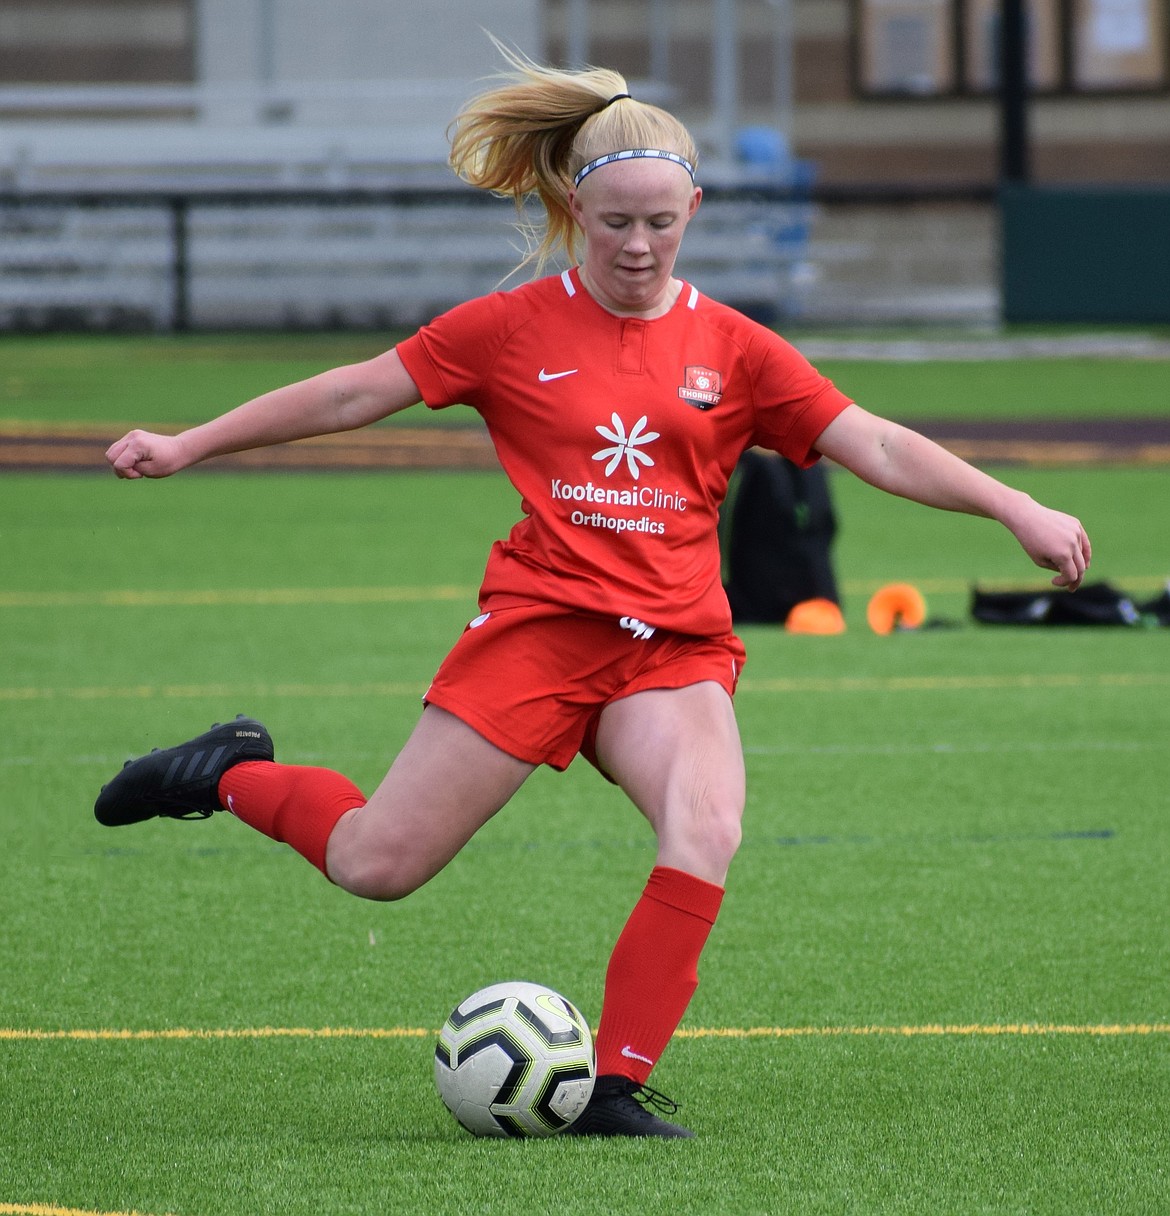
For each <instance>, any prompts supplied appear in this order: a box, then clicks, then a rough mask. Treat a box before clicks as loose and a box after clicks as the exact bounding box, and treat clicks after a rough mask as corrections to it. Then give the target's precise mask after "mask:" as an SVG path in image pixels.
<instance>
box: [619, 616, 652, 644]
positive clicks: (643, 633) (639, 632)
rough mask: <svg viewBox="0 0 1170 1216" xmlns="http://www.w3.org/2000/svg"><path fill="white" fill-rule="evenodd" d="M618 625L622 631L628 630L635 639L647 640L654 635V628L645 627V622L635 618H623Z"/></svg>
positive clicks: (650, 626)
mask: <svg viewBox="0 0 1170 1216" xmlns="http://www.w3.org/2000/svg"><path fill="white" fill-rule="evenodd" d="M618 624H619V625H620V626H621V627H622V628H623V629H628V630H629V631H630V632H631V633H632V634H633V635H634V637H636V638H642V639H645V638H648V637H650V636H651V635H652V634H653V633H654V626H653V625H647V624H646V622H645V621H640V620H638V618H637V617H636V616H623V617H622V619H621V620H620V621H618Z"/></svg>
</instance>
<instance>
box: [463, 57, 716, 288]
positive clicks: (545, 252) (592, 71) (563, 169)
mask: <svg viewBox="0 0 1170 1216" xmlns="http://www.w3.org/2000/svg"><path fill="white" fill-rule="evenodd" d="M492 41H493V42H495V43H496V46H497V48H498V49H499V51H500V53H501V54H502V55H503V56H504V58H505V59H506V60H507V62H508V64H509V67H510V68H511V71H509V72H505V73H503V74H502V75H501V78H500V79H501V83H500V84H499V85H497V86H496V87H495V88H492V89H489V90H488V91H487V92H485V93H482V94H480V95H479V96H478V97H474V98H472V100H471V101H469V102H468V103H467V104H466V105H465V106H464V107H463V109H462V110H461V111H460V112H459V114H458V115H457V116H456V118H455V121H454V122H453V123H452V124H451V128H450V131H449V134H450V137H451V155H450V162H451V167H452V168H453V169H454V170H455V172H456V173H457V174H458V175H459V176H460V177H461V178H463V180H464V181H466V182H468V183H470V184H471V185H473V186H478V187H479V188H480V189H483V190H490V191H492V193H494V194H500V195H504V196H505V197H508V198H511V199H512V200H513V201H514V202H515V204H516V208H517V211H518V213H519V214H520V217H521V218H520V220H519V227H520V230H521V231H522V232H523V233H524V236H525V239H526V241H527V243H528V253H527V255H526V256H525V257H524V259H523V260H522V261H521V262H520V266H526V265H528V264H529V263H534V264H535V269H536V271H537V272H539V271H540V270H541V269H542V268H543V267H544V265H545V264H546V263H547V262H548V261H549V259H550V258H552V257H554V256H555V255H556V254H557V253H558V252H559V251H561V250H563V251H564V252H565V254H566V255H567V256H568V258H569V259H570V261H573V260H575V259H576V247H577V241H578V238H579V236H580V231H579V229H578V227H577V224H576V221H575V220H574V219H573V217H572V214H571V213H570V211H569V203H568V194H569V190H570V189H571V188H572V186H573V177H574V175H575V174H576V173H577V171H578V170H579V169H580V168H581V167H582V166H583V165H586V164H588V163H589V162H590V161H591V160H594V159H596V158H597V157H598V156H605V155H607V154H608V153H610V152H621V151H624V150H625V149H627V148H660V149H662V150H663V151H666V152H677V153H678V154H679V155H680V156H683V157H685V158H686V159H687V160H688V161H690V162H691V164H692V165H693V164H695V163H696V159H697V155H698V150H697V148H696V147H695V142H694V140H693V139H692V138H691V135H690V133H689V132H688V131H687V129H686V127H684V126H683V124H682V123H681V122H679V121H678V119H677V118H675V117H674V116H673V115H672V114H669V113H667V111H665V110H663V109H660V108H659V107H658V106H654V105H649V104H647V103H645V102H641V101H637V100H636V99H634V98H632V97H622V98H621V99H620V100H618V101H613V102H612V104H611V99H613V98H614V97H616V96H618V95H619V94H624V93H626V82H625V79H624V78H623V77H622V76H621V75H620V74H619V73H617V72H613V71H610V70H609V69H608V68H585V69H583V70H581V71H565V70H562V69H559V68H546V67H541V66H540V65H539V64H536V63H533V62H532V60H530V59H528V58H526V57H524V56H522V55H519V54H517V53H516V52H513V51H510V50H509V49H508V48H507V47H505V46H503V45H502V44H501V43H499V42H496V40H495V39H493V40H492ZM533 195H535V196H536V197H537V198H538V199H539V200H540V203H541V205H542V207H543V209H544V213H545V223H544V225H543V227H540V226H537V225H533V224H532V223H531V221H529V220H528V219H527V218H526V217H525V215H524V203H525V201H526V200H528V199H529V198H531V197H532V196H533ZM517 269H519V267H517Z"/></svg>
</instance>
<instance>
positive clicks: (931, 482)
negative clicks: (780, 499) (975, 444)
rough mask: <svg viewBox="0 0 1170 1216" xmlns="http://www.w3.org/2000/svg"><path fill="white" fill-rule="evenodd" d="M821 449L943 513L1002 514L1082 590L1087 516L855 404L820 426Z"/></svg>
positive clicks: (1063, 578)
mask: <svg viewBox="0 0 1170 1216" xmlns="http://www.w3.org/2000/svg"><path fill="white" fill-rule="evenodd" d="M816 450H817V451H818V452H820V453H821V455H822V456H827V457H828V458H829V459H830V460H834V461H836V462H837V464H840V465H843V466H844V467H845V468H847V469H849V470H850V471H851V472H853V473H855V474H856V475H857V476H858V477H860V478H861V479H862V480H863V481H867V482H869V484H870V485H873V486H877V488H878V489H880V490H885V491H887V492H888V493H890V494H897V495H899V496H900V497H902V498H908V499H911V500H912V501H914V502H920V503H923V504H925V505H926V506H928V507H937V508H938V509H939V510H942V511H961V512H963V513H965V514H967V515H980V516H983V517H984V518H987V519H994V520H997V521H998V522H999V523H1001V524H1003V526H1004V527H1005V528H1007V529H1008V531H1009V532H1011V533H1012V535H1013V536H1014V537H1015V538H1016V540H1017V541H1019V543H1020V546H1021V547H1022V548H1023V550H1024V552H1025V553H1027V555H1028V556H1029V557H1030V558H1031V559H1032V561H1033V562H1035V563H1036V565H1037V566H1040V567H1042V568H1043V569H1046V570H1055V571H1056V577H1055V578H1053V580H1052V583H1053V585H1054V586H1056V587H1067V588H1068V589H1069V590H1070V591H1075V590H1076V589H1077V587H1079V586H1080V585H1081V580H1082V579H1083V578H1084V576H1085V571H1086V570H1087V569H1088V565H1089V560H1090V557H1091V556H1092V550H1091V547H1090V545H1089V538H1088V535H1087V534H1086V532H1085V529H1084V528H1083V527H1082V526H1081V522H1080V520H1078V519H1075V518H1074V517H1073V516H1071V515H1065V514H1064V513H1063V512H1061V511H1054V510H1052V509H1051V508H1050V507H1046V506H1043V505H1042V504H1041V503H1038V502H1036V501H1035V499H1033V498H1031V497H1030V496H1029V495H1027V494H1025V493H1024V492H1023V491H1022V490H1015V489H1012V488H1011V487H1010V486H1006V485H1004V484H1003V483H1002V482H1000V481H997V480H996V479H995V478H994V477H991V476H989V475H988V474H986V473H984V472H982V471H980V470H979V469H976V468H975V467H974V466H972V465H969V464H968V463H967V462H966V461H965V460H961V459H960V458H959V457H958V456H956V455H955V454H954V453H953V452H948V451H947V450H946V448H943V447H940V446H939V445H938V444H937V443H934V442H933V441H932V440H930V439H927V438H926V436H925V435H920V434H919V433H918V432H917V431H913V430H910V429H909V428H908V427H904V426H900V425H898V423H896V422H890V421H889V420H888V419H885V418H879V417H877V416H876V415H875V414H871V413H869V412H868V411H867V410H863V409H862V408H861V407H860V406H857V405H850V406H848V407H846V409H845V410H844V411H843V412H842V413H840V414H838V415H837V417H836V418H834V419H833V421H832V422H830V423H829V425H828V426H827V427H826V428H825V429H824V431H822V432H821V435H820V438H819V439H818V440H817V442H816Z"/></svg>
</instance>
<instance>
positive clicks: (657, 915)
mask: <svg viewBox="0 0 1170 1216" xmlns="http://www.w3.org/2000/svg"><path fill="white" fill-rule="evenodd" d="M722 900H723V888H722V887H718V886H716V885H715V884H714V883H711V882H706V881H705V880H704V879H702V878H696V877H695V876H694V875H693V874H687V873H686V872H685V871H683V870H672V869H669V868H668V867H666V866H655V867H654V869H653V870H652V871H651V874H650V880H649V882H647V883H646V889H645V890H644V891H643V892H642V898H641V899H640V900H639V901H638V903H637V904H636V905H635V907H634V910H633V912H632V913H631V914H630V919H629V920H628V921H627V922H626V927H625V928H624V929H623V930H622V932H621V936H620V937H619V938H618V941H617V945H616V946H615V947H614V950H613V954H612V955H611V956H610V960H609V969H608V970H607V971H606V973H605V1000H604V1002H603V1005H602V1010H601V1020H600V1022H599V1023H598V1027H597V1036H596V1040H595V1041H596V1046H597V1075H598V1076H614V1075H618V1076H624V1077H629V1078H630V1079H631V1080H633V1081H637V1082H638V1084H639V1085H643V1084H645V1082H646V1079H647V1078H648V1077H649V1076H650V1070H651V1069H652V1068H653V1067H654V1065H655V1064H656V1063H658V1057H659V1056H660V1055H661V1054H662V1053H663V1052H664V1051H665V1050H666V1045H667V1044H668V1043H669V1042H670V1039H671V1036H672V1035H673V1034H674V1032H675V1030H677V1029H678V1024H679V1022H681V1021H682V1016H683V1014H684V1013H685V1012H686V1008H687V1005H688V1004H689V1003H690V1000H691V997H692V996H693V995H694V991H695V989H696V988H697V987H698V985H699V974H698V965H699V955H700V954H701V953H702V950H703V947H704V946H705V945H706V943H707V935H708V934H709V933H710V932H711V926H712V925H713V924H714V923H715V917H716V916H718V914H719V905H720V903H721V902H722Z"/></svg>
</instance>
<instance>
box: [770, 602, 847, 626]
mask: <svg viewBox="0 0 1170 1216" xmlns="http://www.w3.org/2000/svg"><path fill="white" fill-rule="evenodd" d="M784 628H785V629H787V630H788V632H789V633H822V634H828V633H844V632H845V618H844V617H843V616H842V615H841V609H840V608H839V607H838V606H837V605H836V604H834V603H833V601H832V600H824V599H816V600H804V601H802V602H801V603H799V604H796V605H794V606H793V608H792V611H791V612H789V614H788V618H787V620H785V622H784Z"/></svg>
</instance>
